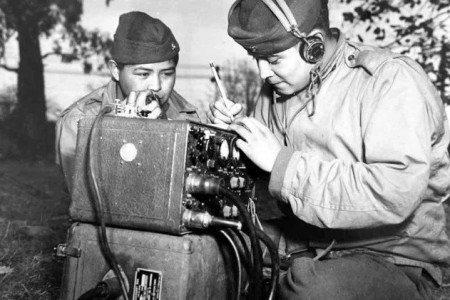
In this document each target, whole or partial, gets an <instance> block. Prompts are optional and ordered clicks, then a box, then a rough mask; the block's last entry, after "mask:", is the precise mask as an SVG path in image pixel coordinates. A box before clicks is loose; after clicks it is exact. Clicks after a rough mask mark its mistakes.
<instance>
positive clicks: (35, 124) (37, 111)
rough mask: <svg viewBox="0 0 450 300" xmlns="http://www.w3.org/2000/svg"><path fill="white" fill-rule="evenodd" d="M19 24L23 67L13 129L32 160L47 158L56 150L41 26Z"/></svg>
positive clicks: (19, 79)
mask: <svg viewBox="0 0 450 300" xmlns="http://www.w3.org/2000/svg"><path fill="white" fill-rule="evenodd" d="M18 23H19V24H17V25H18V26H17V32H18V41H19V54H20V63H19V70H18V85H17V99H18V103H17V107H16V110H15V112H14V113H13V124H12V125H13V126H14V128H15V130H14V131H15V132H16V134H17V135H16V138H17V141H18V146H19V147H20V149H21V150H23V154H24V155H25V156H26V157H28V158H36V157H43V156H45V155H48V153H49V151H50V150H51V149H52V148H51V145H50V143H49V138H48V133H47V127H48V126H47V118H46V111H47V108H46V101H45V90H44V70H43V64H42V58H41V48H40V45H39V31H38V26H37V24H33V23H35V22H32V21H30V20H25V19H21V20H20V21H19V22H18Z"/></svg>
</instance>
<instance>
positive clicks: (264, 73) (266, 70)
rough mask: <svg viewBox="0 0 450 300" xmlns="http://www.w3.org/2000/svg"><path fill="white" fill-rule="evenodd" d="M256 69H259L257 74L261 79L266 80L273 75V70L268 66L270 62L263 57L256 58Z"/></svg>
mask: <svg viewBox="0 0 450 300" xmlns="http://www.w3.org/2000/svg"><path fill="white" fill-rule="evenodd" d="M257 63H258V69H259V76H260V77H261V79H262V80H266V79H267V78H269V77H271V76H273V71H272V69H271V68H270V64H269V62H268V61H267V60H264V59H258V60H257Z"/></svg>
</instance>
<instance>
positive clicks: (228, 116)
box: [208, 62, 242, 124]
mask: <svg viewBox="0 0 450 300" xmlns="http://www.w3.org/2000/svg"><path fill="white" fill-rule="evenodd" d="M209 65H210V67H211V71H212V73H213V76H214V79H215V81H216V84H217V87H218V89H219V92H220V95H221V98H222V100H217V101H216V102H215V103H212V104H211V105H210V111H209V112H208V118H209V120H210V122H211V123H214V124H230V123H231V122H233V121H234V116H235V115H237V114H239V113H240V112H241V111H242V105H241V104H239V103H234V102H233V101H231V100H230V99H228V96H227V93H226V89H225V87H224V85H223V83H222V81H221V80H220V78H219V75H218V74H217V71H216V67H215V66H214V63H213V62H210V63H209Z"/></svg>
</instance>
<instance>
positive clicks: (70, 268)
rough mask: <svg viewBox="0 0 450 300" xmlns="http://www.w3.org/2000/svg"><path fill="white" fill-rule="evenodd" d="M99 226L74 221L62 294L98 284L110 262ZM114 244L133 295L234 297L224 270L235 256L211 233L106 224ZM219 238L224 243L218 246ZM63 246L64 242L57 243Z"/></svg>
mask: <svg viewBox="0 0 450 300" xmlns="http://www.w3.org/2000/svg"><path fill="white" fill-rule="evenodd" d="M98 230H99V228H98V227H97V226H94V225H91V224H85V223H74V224H73V225H72V226H71V228H70V229H69V232H68V235H67V243H66V244H64V245H63V252H64V254H65V262H64V273H63V283H62V291H61V299H64V300H72V299H73V300H75V299H78V298H79V297H80V296H81V295H82V294H83V293H85V292H86V291H88V290H90V289H92V288H94V287H95V286H96V285H97V284H98V283H99V282H100V281H101V280H102V279H103V278H104V276H105V274H107V273H108V271H109V270H110V267H109V266H108V265H107V263H106V260H105V259H104V257H103V255H102V251H101V249H100V245H99V240H98ZM106 233H107V238H108V241H109V245H110V248H111V250H112V252H113V254H114V255H115V257H116V259H117V261H118V263H119V265H120V267H121V268H122V269H123V271H124V273H125V274H126V277H127V279H128V282H129V286H130V293H129V299H133V300H137V299H139V300H158V299H163V300H169V299H177V300H184V299H186V300H188V299H192V300H194V299H202V300H207V299H214V300H221V299H224V300H225V299H231V298H232V295H230V294H231V293H232V290H233V289H232V285H233V284H232V283H230V282H229V281H230V278H232V276H230V275H229V274H228V275H227V274H226V271H227V270H229V269H230V268H232V267H230V265H229V264H230V263H231V256H229V255H227V253H226V252H224V251H227V250H226V249H227V247H224V243H223V241H221V240H217V239H216V238H215V237H214V236H212V235H208V234H202V235H191V234H187V235H183V236H174V235H166V234H160V233H153V232H144V231H135V230H128V229H119V228H111V227H107V228H106ZM219 243H220V245H221V247H219ZM59 247H60V248H61V245H60V246H59Z"/></svg>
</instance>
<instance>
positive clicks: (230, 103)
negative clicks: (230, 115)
mask: <svg viewBox="0 0 450 300" xmlns="http://www.w3.org/2000/svg"><path fill="white" fill-rule="evenodd" d="M209 65H210V67H211V71H212V73H213V75H214V79H215V80H216V83H217V86H218V87H219V91H220V95H221V96H222V98H223V101H224V104H225V107H226V108H228V109H230V108H231V106H233V104H234V103H233V101H231V100H230V99H228V97H227V93H226V90H225V87H224V86H223V84H222V81H221V80H220V78H219V74H217V71H216V67H215V66H214V63H213V62H212V61H211V62H209Z"/></svg>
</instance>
